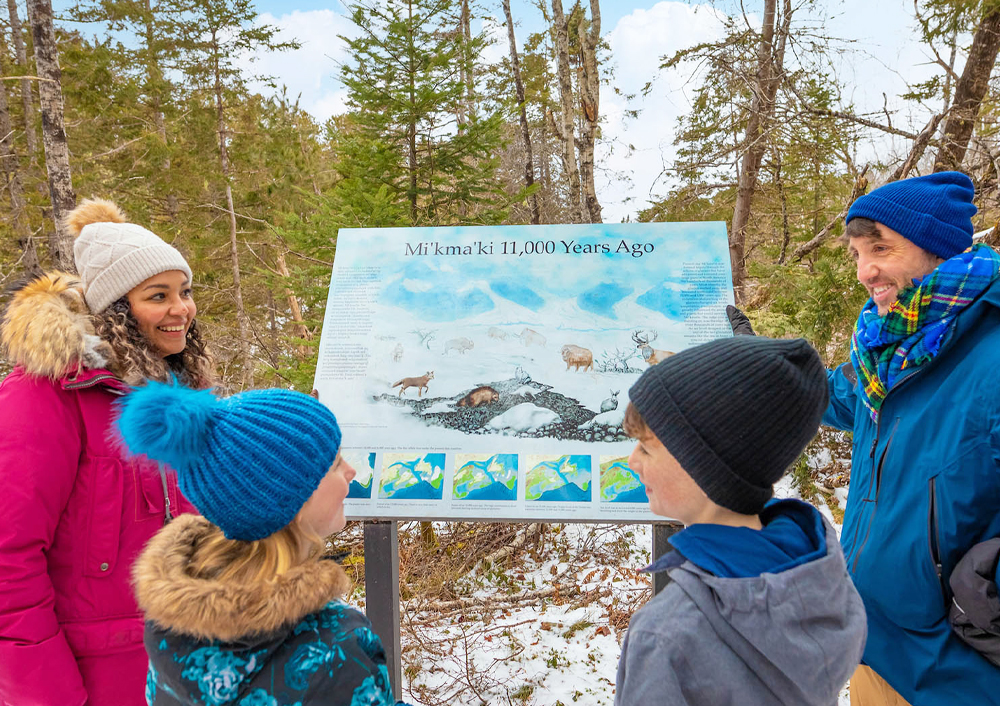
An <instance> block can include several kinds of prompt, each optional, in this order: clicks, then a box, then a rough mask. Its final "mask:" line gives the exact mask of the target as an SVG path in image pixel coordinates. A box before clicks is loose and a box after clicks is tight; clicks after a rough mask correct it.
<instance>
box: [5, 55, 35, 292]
mask: <svg viewBox="0 0 1000 706" xmlns="http://www.w3.org/2000/svg"><path fill="white" fill-rule="evenodd" d="M2 77H3V59H2V57H0V78H2ZM0 172H2V173H3V174H4V175H5V176H6V177H7V178H6V182H7V190H8V191H9V192H10V210H11V220H12V221H13V224H14V236H15V237H16V238H17V243H18V245H20V247H21V252H22V255H21V264H22V266H23V267H24V269H25V271H26V272H28V273H29V274H31V275H37V274H39V273H40V272H41V267H40V266H39V264H38V249H37V248H36V247H35V241H34V239H33V238H32V237H31V229H30V228H29V227H28V224H27V222H26V221H25V218H24V195H23V193H22V191H21V176H20V173H19V168H18V164H17V151H16V150H15V149H14V131H13V130H12V129H11V122H10V110H9V109H8V106H7V88H6V86H5V82H4V81H0Z"/></svg>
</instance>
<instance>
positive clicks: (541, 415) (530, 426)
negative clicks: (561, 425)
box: [486, 402, 559, 431]
mask: <svg viewBox="0 0 1000 706" xmlns="http://www.w3.org/2000/svg"><path fill="white" fill-rule="evenodd" d="M557 421H559V415H558V414H556V413H555V412H553V411H552V410H551V409H546V408H545V407H538V406H537V405H533V404H531V403H530V402H522V403H521V404H519V405H515V406H513V407H511V408H510V409H508V410H507V411H506V412H504V413H503V414H500V415H498V416H496V417H493V419H491V420H490V421H489V422H488V423H487V424H486V426H487V428H489V429H509V430H511V431H533V430H535V429H537V428H538V427H543V426H545V425H546V424H551V423H552V422H557Z"/></svg>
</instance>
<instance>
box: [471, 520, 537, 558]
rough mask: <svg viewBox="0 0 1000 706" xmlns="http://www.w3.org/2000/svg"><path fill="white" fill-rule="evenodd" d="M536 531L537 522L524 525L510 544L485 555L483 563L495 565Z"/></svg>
mask: <svg viewBox="0 0 1000 706" xmlns="http://www.w3.org/2000/svg"><path fill="white" fill-rule="evenodd" d="M537 533H538V523H537V522H532V523H531V524H530V525H526V526H525V527H524V529H523V530H522V531H521V532H519V533H518V535H517V536H516V537H515V538H514V541H513V542H511V543H510V544H506V545H504V546H502V547H500V548H499V549H498V550H496V551H495V552H493V553H492V554H490V555H489V556H487V557H484V558H483V563H484V564H489V565H490V566H496V565H497V564H499V563H500V562H501V561H503V560H504V559H506V558H507V557H509V556H510V555H511V554H513V553H514V552H516V551H517V550H518V549H520V548H521V547H523V546H524V545H525V543H527V541H528V537H530V536H534V535H536V534H537Z"/></svg>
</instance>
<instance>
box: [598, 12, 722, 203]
mask: <svg viewBox="0 0 1000 706" xmlns="http://www.w3.org/2000/svg"><path fill="white" fill-rule="evenodd" d="M722 34H723V16H722V14H721V13H720V12H718V11H717V10H715V9H713V8H711V7H708V6H706V5H688V4H686V3H682V2H659V3H657V4H655V5H653V7H651V8H649V9H648V10H647V9H641V8H640V9H636V10H634V11H632V13H631V14H628V15H626V16H624V17H622V18H621V19H620V20H619V21H618V23H617V24H616V25H615V27H614V29H612V30H611V32H610V33H609V34H608V35H607V36H606V37H605V39H606V40H607V42H608V45H609V46H610V47H611V59H612V62H613V67H614V78H613V79H612V81H611V85H603V86H601V112H602V113H603V114H604V116H605V119H606V123H605V125H604V126H603V127H602V133H603V137H604V142H603V143H602V144H599V147H598V157H597V166H598V168H599V169H601V173H600V175H599V177H598V180H599V181H598V184H597V188H598V190H599V194H598V199H599V200H600V202H601V206H602V207H603V209H604V214H603V215H604V220H605V221H607V222H616V221H620V220H622V219H623V218H624V217H625V216H626V215H629V214H633V215H634V214H635V213H636V212H637V211H639V210H640V209H642V208H645V207H646V205H647V204H648V201H649V199H650V196H649V193H650V191H651V190H653V192H654V194H655V193H656V188H655V185H656V184H657V183H658V178H659V175H660V173H661V172H662V171H663V167H664V165H665V164H669V162H670V161H671V160H672V159H673V154H674V148H673V144H672V143H673V138H674V133H675V130H676V126H677V121H678V118H679V117H680V116H681V115H682V114H684V113H686V112H687V111H688V109H689V107H690V102H689V98H688V95H687V94H686V93H685V91H684V88H685V84H686V82H687V80H688V74H687V73H686V72H685V71H683V70H671V71H663V72H661V71H660V70H659V66H660V63H661V61H662V57H664V56H669V55H671V54H673V53H675V52H677V51H679V50H681V49H684V48H687V47H690V46H692V45H695V44H697V43H699V42H707V41H712V40H714V39H718V38H720V37H721V36H722ZM654 78H655V79H656V80H655V83H654V84H653V89H652V91H651V92H650V93H649V95H647V96H645V97H642V96H641V91H642V88H643V86H644V85H645V84H646V83H647V82H648V81H651V80H653V79H654ZM615 88H617V89H618V91H619V92H616V91H615V90H614V89H615ZM627 94H634V95H635V96H636V97H635V98H634V99H633V100H631V101H629V100H626V99H625V97H624V95H627ZM635 109H638V110H639V111H640V113H639V116H638V117H637V118H630V117H628V115H627V111H629V110H635ZM631 147H634V148H635V149H634V150H632V149H631ZM617 175H625V176H628V177H629V178H630V181H621V180H619V179H617V178H616V177H617ZM602 182H603V183H602Z"/></svg>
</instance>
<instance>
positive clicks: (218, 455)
mask: <svg viewBox="0 0 1000 706" xmlns="http://www.w3.org/2000/svg"><path fill="white" fill-rule="evenodd" d="M118 428H119V430H120V432H121V435H122V439H123V441H124V444H125V446H126V447H127V448H128V451H129V452H130V453H132V454H136V455H144V456H147V457H149V458H150V459H152V460H155V461H160V462H162V463H167V464H169V465H170V466H172V467H173V468H174V469H176V471H177V474H178V479H179V484H180V487H181V490H182V491H183V493H184V494H185V495H186V496H187V497H188V498H189V499H190V500H191V502H192V503H193V504H194V505H195V507H197V508H198V510H199V511H201V513H202V514H203V517H197V516H194V515H183V516H181V517H178V518H177V519H175V520H173V521H172V522H171V523H170V524H168V525H167V526H165V527H164V528H163V529H162V530H160V531H159V533H157V534H156V536H154V537H153V539H152V540H150V542H149V544H148V545H147V546H146V548H145V549H144V550H143V552H142V554H141V555H140V557H139V560H138V561H137V562H136V564H135V568H134V570H133V578H134V582H135V590H136V597H137V599H138V602H139V606H140V607H141V608H142V610H143V612H144V613H145V617H146V632H145V645H146V651H147V652H148V653H149V660H150V661H149V673H148V676H147V680H146V700H147V703H149V704H150V705H151V706H175V705H178V704H184V705H185V706H186V705H188V704H190V705H192V706H194V705H195V704H197V705H199V706H201V705H203V704H204V705H205V706H229V705H230V704H232V705H233V706H257V705H260V706H263V705H265V704H271V705H273V704H293V703H303V704H304V703H323V704H331V705H338V704H342V705H343V706H351V705H352V704H365V706H382V705H386V706H389V705H391V704H393V703H394V699H393V696H392V689H391V686H390V684H389V674H388V671H387V668H386V664H385V652H384V651H383V648H382V645H381V643H380V641H379V639H378V637H377V636H376V635H375V634H374V633H373V632H372V630H371V624H370V623H369V622H368V619H367V618H366V617H365V616H364V615H363V614H362V613H361V612H359V611H357V610H355V609H354V608H351V607H350V606H348V605H347V603H345V602H344V600H343V599H344V596H345V595H346V594H347V593H348V591H349V590H350V581H349V579H348V578H347V575H346V574H345V573H344V570H343V569H342V568H341V567H340V566H339V565H337V564H336V563H335V562H333V561H328V560H324V558H323V556H322V549H323V541H324V540H323V538H324V537H326V536H327V535H329V534H331V533H333V532H337V531H339V530H341V529H343V527H344V525H345V519H344V498H345V497H346V496H347V491H348V486H349V485H350V482H351V479H353V478H354V469H353V468H352V467H351V466H350V464H349V463H347V462H346V461H345V460H344V459H343V457H342V456H341V455H340V453H339V448H340V428H339V427H338V425H337V420H336V418H335V417H334V415H333V413H332V412H330V410H329V409H327V408H326V407H325V406H323V405H322V404H320V403H319V402H318V401H317V400H315V399H313V398H312V397H310V396H309V395H304V394H301V393H298V392H291V391H288V390H278V389H273V390H253V391H249V392H244V393H242V394H239V395H234V396H232V397H229V398H218V397H215V396H214V395H213V394H212V393H211V392H210V391H196V390H191V389H188V388H186V387H183V386H181V385H179V384H173V385H168V384H161V383H156V382H150V383H149V384H147V385H146V386H145V387H142V388H139V389H137V390H135V391H134V392H132V393H131V394H129V395H127V396H126V397H125V398H124V399H123V401H122V403H121V415H120V418H119V420H118Z"/></svg>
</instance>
